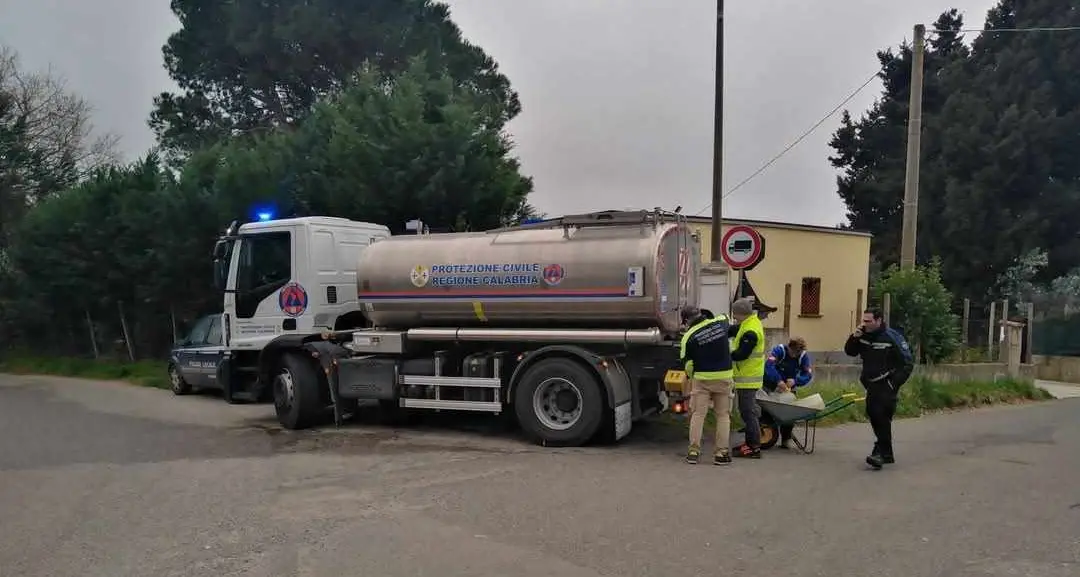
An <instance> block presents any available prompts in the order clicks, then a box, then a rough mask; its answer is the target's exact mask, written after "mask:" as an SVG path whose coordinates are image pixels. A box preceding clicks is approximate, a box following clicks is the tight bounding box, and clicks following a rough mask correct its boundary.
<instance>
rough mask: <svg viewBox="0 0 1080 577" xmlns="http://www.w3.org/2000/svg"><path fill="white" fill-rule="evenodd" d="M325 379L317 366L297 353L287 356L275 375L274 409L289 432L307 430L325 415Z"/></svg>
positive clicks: (283, 357) (282, 359) (287, 354)
mask: <svg viewBox="0 0 1080 577" xmlns="http://www.w3.org/2000/svg"><path fill="white" fill-rule="evenodd" d="M321 386H322V379H320V378H319V373H318V371H317V370H315V364H314V363H313V362H311V361H310V360H309V359H306V358H304V357H303V356H301V355H298V354H296V353H286V354H285V355H284V356H282V358H281V364H280V365H279V366H278V368H277V370H276V372H275V373H274V380H273V388H274V409H275V411H276V412H277V418H278V422H279V423H281V426H283V427H285V428H286V429H291V430H298V429H306V428H308V427H311V426H312V425H315V424H317V422H318V420H319V418H320V417H321V416H322V414H323V409H325V407H324V406H323V402H322V395H321V394H320V391H319V388H320V387H321Z"/></svg>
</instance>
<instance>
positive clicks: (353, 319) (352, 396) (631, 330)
mask: <svg viewBox="0 0 1080 577" xmlns="http://www.w3.org/2000/svg"><path fill="white" fill-rule="evenodd" d="M214 255H215V280H216V282H217V283H218V286H219V287H220V288H222V289H223V292H224V295H225V296H224V313H223V317H222V323H223V326H224V327H225V331H224V333H225V334H224V347H223V348H224V351H225V352H224V358H223V360H222V362H221V363H220V364H219V366H218V368H217V371H216V372H217V378H218V380H219V381H220V384H221V385H222V388H224V390H225V396H226V399H228V400H230V401H231V400H235V399H240V398H243V397H247V398H248V399H252V400H254V399H260V398H271V397H272V399H273V402H274V405H275V411H276V413H277V417H278V420H279V421H280V423H281V425H282V426H283V427H285V428H287V429H303V428H307V427H311V426H314V425H317V424H320V423H322V422H324V421H326V420H328V419H329V417H330V415H331V414H332V415H333V418H334V420H335V421H336V422H337V423H340V422H341V420H342V419H343V417H344V416H345V415H347V414H350V413H354V412H355V410H356V408H357V407H358V405H359V404H360V403H361V402H369V401H370V402H377V403H378V405H379V406H380V407H381V409H382V410H387V411H401V410H411V409H427V410H436V411H477V412H485V413H491V414H500V413H509V414H512V415H513V416H514V417H516V419H517V421H518V423H519V424H520V427H521V430H522V431H523V432H524V433H525V434H526V435H527V436H528V437H529V438H530V439H532V440H533V441H535V442H537V443H539V444H542V445H548V446H577V445H582V444H584V443H587V442H589V441H591V440H594V439H607V440H610V441H616V440H618V439H621V438H622V437H624V436H625V435H626V434H627V433H629V432H630V428H631V426H632V423H633V422H634V421H635V420H637V419H639V418H642V417H644V416H647V415H649V414H652V413H655V412H657V411H661V410H664V409H665V408H666V406H667V391H666V390H665V376H666V374H667V373H668V371H669V370H672V369H678V368H679V367H678V364H679V363H678V356H679V355H678V352H679V351H678V345H679V342H678V339H679V335H680V331H681V329H682V326H681V325H682V323H681V311H682V309H683V308H685V307H687V306H696V305H697V303H698V298H699V296H698V292H699V274H700V262H701V256H700V246H699V244H698V240H697V238H696V236H694V235H693V233H692V231H691V229H690V228H689V227H688V226H687V223H686V220H685V217H681V216H680V215H678V214H675V213H671V212H666V211H661V210H659V209H657V210H653V211H639V212H631V211H626V212H602V213H592V214H586V215H579V216H568V217H564V218H561V219H555V220H551V221H544V222H539V223H533V224H527V225H521V226H516V227H510V228H503V229H499V230H492V231H487V232H467V233H445V234H417V235H402V236H391V235H390V233H389V230H388V229H387V228H386V227H384V226H381V225H376V224H369V223H360V222H355V221H349V220H345V219H337V218H328V217H305V218H295V219H284V220H271V221H268V222H253V223H247V224H244V225H243V226H241V227H237V226H236V223H233V225H231V226H230V227H229V229H228V230H227V231H226V233H225V235H224V236H222V237H221V238H220V239H219V241H218V243H217V245H216V247H215V251H214ZM365 404H367V403H365ZM370 404H375V403H370Z"/></svg>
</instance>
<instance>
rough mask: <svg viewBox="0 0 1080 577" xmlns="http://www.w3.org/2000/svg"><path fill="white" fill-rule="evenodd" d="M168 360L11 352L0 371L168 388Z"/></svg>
mask: <svg viewBox="0 0 1080 577" xmlns="http://www.w3.org/2000/svg"><path fill="white" fill-rule="evenodd" d="M167 369H168V367H167V363H165V362H162V361H138V362H134V363H128V362H120V361H110V360H94V359H85V358H78V357H40V356H33V355H9V356H7V357H5V358H3V359H0V373H14V374H34V375H56V376H61V377H76V378H82V379H95V380H101V381H126V382H129V383H132V384H136V385H141V386H145V387H154V388H159V389H168V388H169V387H170V385H169V374H168V370H167Z"/></svg>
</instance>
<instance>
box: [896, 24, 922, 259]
mask: <svg viewBox="0 0 1080 577" xmlns="http://www.w3.org/2000/svg"><path fill="white" fill-rule="evenodd" d="M925 52H926V27H925V26H923V25H922V24H917V25H915V43H914V46H912V49H911V97H910V100H909V102H908V137H907V174H906V175H905V178H904V222H903V229H902V231H901V237H900V268H901V269H903V270H912V269H914V268H915V237H916V235H917V233H918V230H919V224H918V220H919V156H920V154H921V152H922V97H923V55H924V53H925Z"/></svg>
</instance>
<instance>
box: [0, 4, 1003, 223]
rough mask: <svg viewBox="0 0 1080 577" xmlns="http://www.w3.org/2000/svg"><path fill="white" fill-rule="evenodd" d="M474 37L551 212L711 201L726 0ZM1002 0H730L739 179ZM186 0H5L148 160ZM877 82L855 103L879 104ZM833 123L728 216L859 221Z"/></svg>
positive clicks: (562, 11) (27, 44) (516, 16)
mask: <svg viewBox="0 0 1080 577" xmlns="http://www.w3.org/2000/svg"><path fill="white" fill-rule="evenodd" d="M449 4H450V5H451V6H452V9H453V17H454V20H455V21H456V22H457V23H458V25H459V26H460V27H461V28H462V30H463V31H464V33H465V35H466V36H467V37H468V38H469V39H470V40H471V41H473V42H475V43H477V44H479V45H481V46H482V47H483V48H484V49H485V50H487V52H488V53H489V54H490V55H492V56H493V57H494V58H495V59H496V60H498V62H499V63H500V66H501V67H502V70H503V72H504V73H506V74H507V76H509V78H510V80H511V82H512V83H513V85H514V88H516V89H517V91H518V92H519V94H520V96H521V101H522V105H523V108H524V111H523V112H522V114H521V115H520V116H519V117H518V118H517V119H516V120H515V121H514V122H513V123H512V124H511V126H510V130H511V132H512V133H513V136H514V139H515V141H516V142H517V145H518V147H517V154H518V155H519V156H520V157H521V160H522V163H523V166H524V170H525V172H526V173H528V174H530V175H532V176H533V177H534V178H535V181H536V192H535V193H534V195H533V202H534V204H536V205H537V206H538V207H539V208H540V209H541V210H543V211H545V212H547V213H548V214H549V215H552V216H554V215H557V214H563V213H573V212H584V211H591V210H604V209H609V208H651V207H653V206H665V207H668V208H674V207H675V205H682V206H683V207H684V212H688V213H690V214H695V213H698V212H699V211H700V212H701V214H708V210H707V207H708V203H709V198H710V191H711V187H712V113H713V112H712V111H713V64H714V41H715V26H714V24H715V6H716V3H715V0H451V1H450V2H449ZM993 4H994V2H993V0H904V1H897V0H817V1H812V0H728V1H727V10H726V15H725V16H726V18H725V20H726V22H727V27H726V33H725V34H726V42H725V46H726V55H725V82H726V89H725V113H724V119H725V147H724V149H725V162H724V167H725V168H724V170H725V178H724V181H725V190H729V189H731V188H732V187H734V186H735V185H736V184H738V183H739V182H740V181H742V180H743V179H744V178H746V177H747V176H749V175H750V174H751V173H753V172H754V171H755V170H757V169H758V168H759V167H760V166H761V165H762V164H763V163H765V162H767V161H768V160H769V159H770V158H772V157H773V156H775V155H776V154H777V153H779V152H780V151H781V150H782V149H783V148H784V147H786V146H787V145H788V144H790V143H791V142H792V141H793V140H795V139H796V138H797V137H798V136H799V135H800V134H802V133H803V132H805V131H806V130H807V129H808V128H810V126H812V125H813V124H814V123H815V122H817V121H818V120H820V119H821V117H822V116H824V115H825V114H826V113H827V112H828V111H829V110H831V109H832V108H834V107H835V106H836V105H837V104H839V103H840V102H841V101H842V100H843V99H844V98H845V97H846V96H847V95H848V94H849V93H851V92H852V91H853V90H854V89H855V88H857V87H858V86H859V85H860V84H862V83H863V82H864V81H865V80H866V79H867V78H868V77H869V76H870V75H871V74H873V73H874V71H875V70H876V60H875V57H874V51H875V50H877V49H879V48H883V47H886V46H892V45H896V44H898V43H900V42H901V41H903V40H904V39H910V37H911V29H912V27H913V26H914V24H916V23H919V22H922V23H925V24H927V25H929V24H931V23H932V22H933V20H934V19H936V17H937V15H938V14H940V13H941V12H942V11H944V10H946V9H948V8H953V7H955V8H958V9H960V10H961V11H963V12H964V13H965V15H966V20H967V23H968V25H969V26H971V27H981V25H982V23H983V19H984V16H985V14H986V10H987V9H989V8H990V6H992V5H993ZM178 27H179V23H178V21H177V20H176V19H175V17H173V15H172V13H171V12H170V11H169V2H168V0H92V1H91V0H34V1H32V2H31V1H29V0H0V43H4V44H7V45H9V46H12V47H14V48H15V49H17V50H18V51H19V52H20V53H21V55H22V58H23V62H24V64H25V65H26V66H28V67H31V68H36V69H45V68H47V67H51V69H52V70H53V71H54V72H55V73H58V74H61V75H63V76H64V77H65V78H67V80H68V85H69V87H70V88H71V89H72V90H74V91H76V92H78V93H79V94H80V95H82V96H83V97H85V98H86V99H88V100H89V101H90V102H91V103H92V105H93V106H94V108H95V111H96V116H95V123H96V125H97V126H98V127H99V128H100V129H102V130H107V131H111V132H115V133H117V134H119V135H120V136H121V137H122V141H121V147H122V150H123V152H124V153H125V155H127V156H128V157H129V158H134V157H136V156H138V155H140V154H142V153H143V152H145V151H146V149H147V148H149V147H150V146H151V145H152V144H153V136H152V134H151V133H150V130H149V129H148V128H147V126H146V118H147V116H148V114H149V112H150V107H151V99H152V98H153V96H154V95H155V94H157V93H158V92H161V91H162V90H170V89H172V88H173V85H172V83H171V81H170V79H169V78H168V76H167V75H166V74H165V72H164V70H163V69H162V67H161V45H162V44H163V43H164V42H165V40H166V38H167V37H168V36H169V34H171V33H172V32H173V31H174V30H176V29H177V28H178ZM879 91H880V86H879V85H878V84H877V83H876V82H875V83H874V84H872V85H871V86H870V87H869V88H867V89H866V90H864V91H863V92H862V93H861V94H860V95H859V97H857V98H856V99H855V100H853V101H852V102H851V103H850V105H849V107H850V108H851V109H852V110H853V111H854V112H861V111H862V110H865V109H866V107H867V106H869V104H870V103H871V102H872V101H873V98H874V97H875V96H876V95H877V94H878V93H879ZM838 118H839V114H837V116H836V117H834V118H833V119H831V120H829V121H828V122H826V123H825V124H824V125H822V126H821V128H819V129H818V131H817V132H815V133H814V134H813V135H811V136H810V137H809V138H807V139H806V140H805V141H803V142H802V144H800V145H799V146H798V147H796V148H794V149H793V150H792V151H791V152H789V153H788V154H786V155H785V156H784V157H783V158H782V159H780V160H779V161H777V162H776V163H775V164H774V165H773V166H772V167H770V168H769V169H768V170H767V171H766V172H764V173H763V174H761V175H760V176H759V177H757V178H755V179H753V180H752V181H751V182H750V183H748V184H747V185H745V186H743V187H742V188H741V189H739V190H738V191H736V192H734V193H733V194H732V195H731V196H729V197H728V199H727V200H726V201H725V204H724V214H725V216H728V217H734V218H757V219H766V220H778V221H787V222H799V223H806V224H822V225H828V226H831V225H835V224H838V223H840V222H842V221H843V219H844V210H843V205H842V203H841V202H840V200H839V198H838V197H837V196H836V192H835V177H836V172H835V171H834V170H833V169H832V167H831V166H830V165H829V163H828V160H827V158H828V155H829V153H830V149H829V148H828V144H827V143H828V140H829V136H830V134H831V132H832V131H833V130H835V128H836V126H837V119H838Z"/></svg>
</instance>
